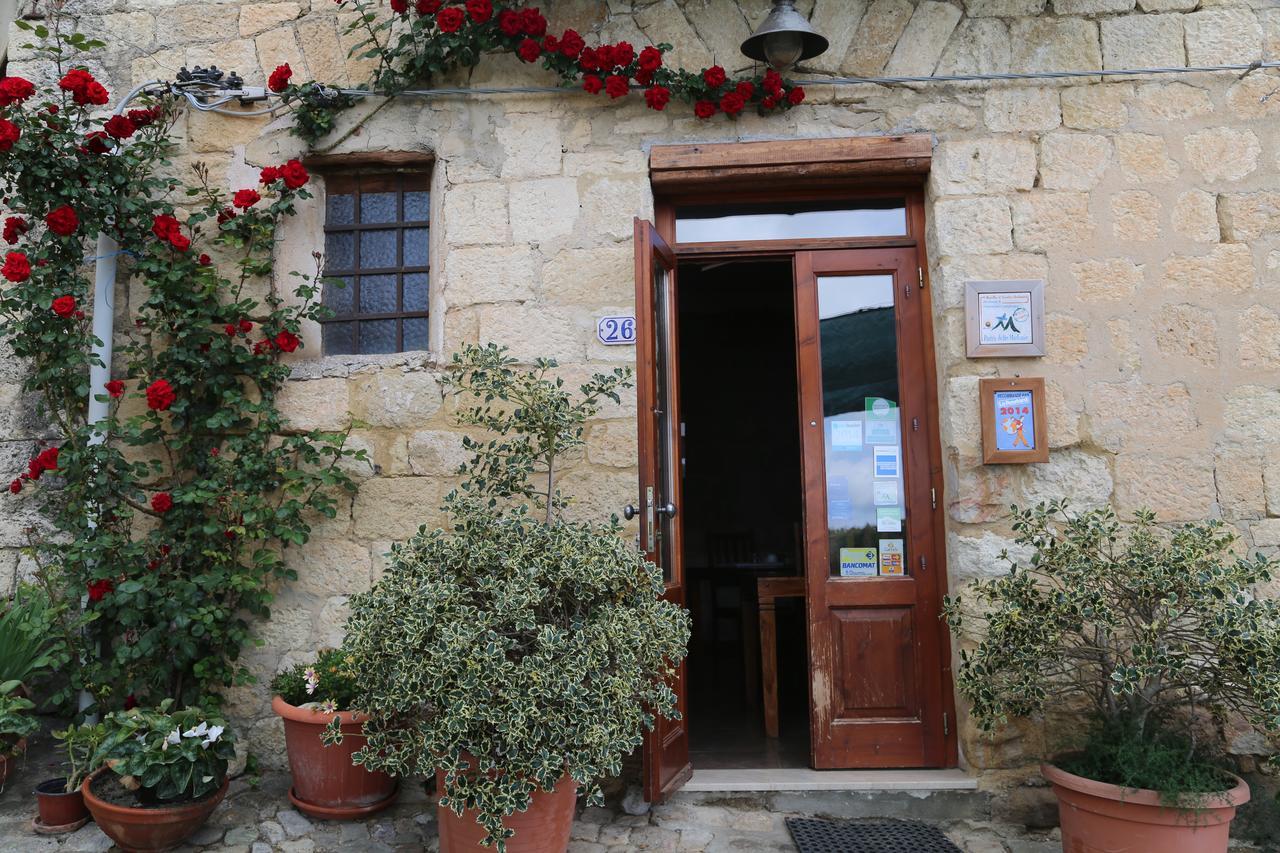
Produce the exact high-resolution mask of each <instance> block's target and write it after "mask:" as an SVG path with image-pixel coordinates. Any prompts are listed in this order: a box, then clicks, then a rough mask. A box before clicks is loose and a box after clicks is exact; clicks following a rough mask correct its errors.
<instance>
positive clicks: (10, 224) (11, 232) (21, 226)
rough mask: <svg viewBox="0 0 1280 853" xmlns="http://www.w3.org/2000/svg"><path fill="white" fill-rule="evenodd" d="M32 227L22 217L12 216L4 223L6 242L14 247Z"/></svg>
mask: <svg viewBox="0 0 1280 853" xmlns="http://www.w3.org/2000/svg"><path fill="white" fill-rule="evenodd" d="M30 227H31V226H30V225H28V224H27V220H25V219H23V218H22V217H21V216H10V217H8V218H7V219H5V221H4V241H5V242H6V243H8V244H9V245H10V246H12V245H13V244H14V243H16V242H18V238H19V237H21V236H22V235H23V234H26V233H27V230H28V229H29V228H30Z"/></svg>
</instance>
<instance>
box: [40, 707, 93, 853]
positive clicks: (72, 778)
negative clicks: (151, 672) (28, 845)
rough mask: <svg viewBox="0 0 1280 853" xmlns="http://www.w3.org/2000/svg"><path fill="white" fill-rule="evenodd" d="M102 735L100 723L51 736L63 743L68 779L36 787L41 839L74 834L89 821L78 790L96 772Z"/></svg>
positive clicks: (68, 729)
mask: <svg viewBox="0 0 1280 853" xmlns="http://www.w3.org/2000/svg"><path fill="white" fill-rule="evenodd" d="M105 733H106V726H104V725H103V724H102V723H97V724H95V725H89V724H85V725H79V726H67V728H65V729H63V730H62V731H60V732H54V733H53V736H54V737H55V738H57V739H58V740H59V741H61V743H62V752H63V754H64V755H65V756H66V762H65V764H66V767H67V775H66V776H60V777H58V778H56V779H46V780H45V781H43V782H41V783H40V784H39V785H36V790H35V795H36V808H37V809H38V814H37V816H36V820H35V823H34V827H35V830H36V832H38V833H40V834H42V835H58V834H61V833H66V832H75V831H76V830H77V829H79V828H80V827H81V826H83V825H84V823H85V821H87V820H88V819H89V810H88V809H87V808H85V805H84V793H83V792H82V791H81V790H80V786H81V785H83V784H84V780H85V778H86V777H87V776H88V775H89V774H90V773H91V772H93V771H94V770H96V769H98V768H97V765H96V764H95V763H94V762H95V761H96V760H97V758H98V748H99V747H100V746H101V745H102V739H103V737H104V735H105Z"/></svg>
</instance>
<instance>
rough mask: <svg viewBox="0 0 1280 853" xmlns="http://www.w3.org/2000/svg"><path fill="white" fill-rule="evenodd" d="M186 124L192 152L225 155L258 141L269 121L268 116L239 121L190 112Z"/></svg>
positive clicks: (217, 115)
mask: <svg viewBox="0 0 1280 853" xmlns="http://www.w3.org/2000/svg"><path fill="white" fill-rule="evenodd" d="M228 106H230V105H228ZM186 121H187V139H188V140H189V142H188V144H189V145H190V148H191V150H192V151H196V152H200V153H210V154H220V155H225V154H226V152H228V151H230V150H232V149H233V148H235V147H236V146H240V145H247V144H249V143H250V142H252V141H253V140H255V139H257V138H258V137H259V136H260V135H261V134H262V129H263V128H264V127H266V126H267V122H268V119H267V118H266V117H265V116H264V117H254V118H247V117H246V118H239V117H236V116H229V115H223V114H221V113H211V112H201V111H199V110H188V111H187V112H186Z"/></svg>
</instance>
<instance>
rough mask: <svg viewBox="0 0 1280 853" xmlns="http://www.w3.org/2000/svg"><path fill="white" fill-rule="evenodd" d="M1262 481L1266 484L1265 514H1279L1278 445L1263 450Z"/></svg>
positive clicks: (1279, 454) (1279, 471)
mask: <svg viewBox="0 0 1280 853" xmlns="http://www.w3.org/2000/svg"><path fill="white" fill-rule="evenodd" d="M1262 481H1263V483H1264V484H1265V486H1266V499H1267V515H1270V516H1280V445H1271V446H1269V447H1268V448H1267V449H1266V450H1265V451H1264V452H1263V463H1262Z"/></svg>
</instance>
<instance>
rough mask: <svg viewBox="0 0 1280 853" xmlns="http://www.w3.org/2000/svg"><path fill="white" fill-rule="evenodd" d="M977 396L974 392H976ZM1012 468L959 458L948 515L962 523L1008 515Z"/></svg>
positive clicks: (952, 479)
mask: <svg viewBox="0 0 1280 853" xmlns="http://www.w3.org/2000/svg"><path fill="white" fill-rule="evenodd" d="M975 393H976V389H975ZM1014 467H1015V466H1013V465H983V464H982V459H981V457H978V456H972V457H968V458H961V459H960V461H959V463H958V464H957V465H956V473H955V476H954V477H948V484H949V485H950V484H954V486H953V487H952V489H951V490H950V491H949V493H948V496H947V514H948V515H949V516H950V517H951V518H952V520H954V521H957V522H959V523H961V524H983V523H987V522H992V521H999V520H1001V519H1004V518H1005V517H1007V516H1008V515H1009V504H1010V503H1011V501H1012V498H1011V497H1010V496H1011V495H1012V494H1013V479H1014Z"/></svg>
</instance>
